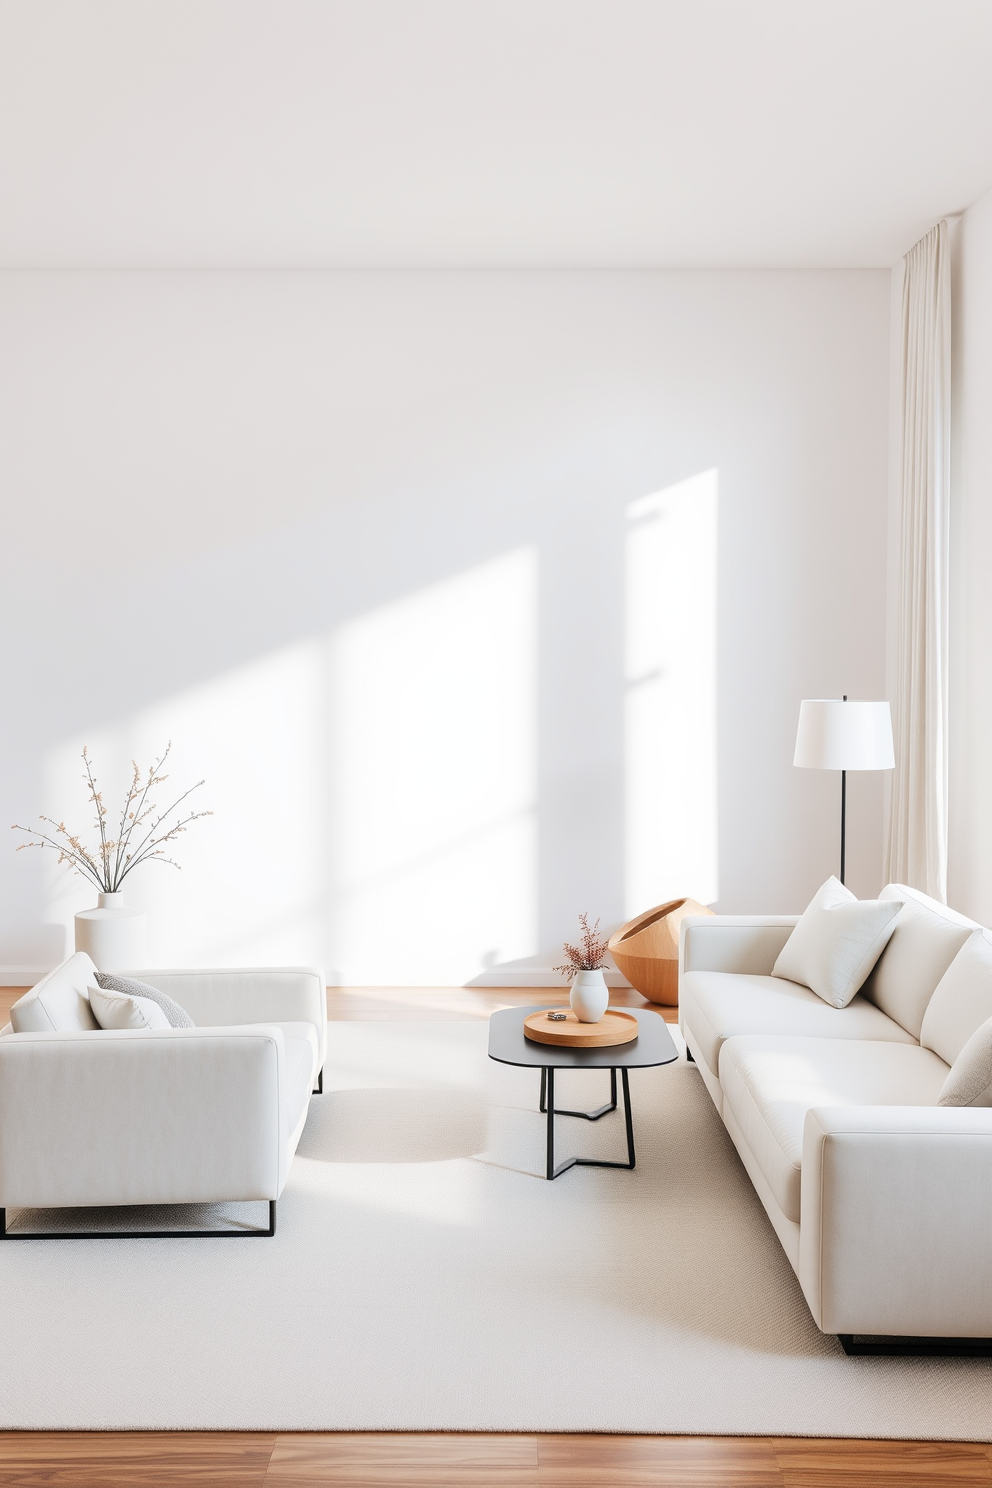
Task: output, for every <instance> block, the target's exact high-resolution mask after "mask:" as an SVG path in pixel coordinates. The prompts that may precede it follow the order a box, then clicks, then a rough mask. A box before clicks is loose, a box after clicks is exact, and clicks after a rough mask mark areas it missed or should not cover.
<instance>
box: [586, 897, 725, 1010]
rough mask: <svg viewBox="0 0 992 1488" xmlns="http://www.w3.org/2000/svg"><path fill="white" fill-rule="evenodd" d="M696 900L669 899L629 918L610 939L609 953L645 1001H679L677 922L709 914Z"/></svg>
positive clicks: (667, 1004)
mask: <svg viewBox="0 0 992 1488" xmlns="http://www.w3.org/2000/svg"><path fill="white" fill-rule="evenodd" d="M712 913H713V911H712V910H711V909H707V907H706V905H705V904H698V903H697V902H696V900H695V899H671V900H669V902H668V903H667V904H656V905H655V907H654V909H648V910H645V912H644V914H642V915H638V916H637V919H636V920H631V921H630V922H629V923H628V924H626V925H624V926H623V928H622V929H621V930H618V931H617V933H616V934H615V935H614V936H613V937H612V938H611V940H610V952H611V954H612V956H613V959H614V961H615V962H616V964H617V966H618V968H619V969H620V971H621V972H622V973H623V975H624V976H625V977H626V978H627V980H628V982H629V983H630V985H631V986H632V987H636V989H637V991H638V992H640V994H641V996H642V997H646V998H647V1000H648V1002H657V1003H661V1004H662V1005H663V1006H665V1007H675V1006H676V1004H677V1003H678V1000H679V925H680V924H681V922H682V921H683V920H684V919H685V917H686V915H711V914H712Z"/></svg>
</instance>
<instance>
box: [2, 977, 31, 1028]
mask: <svg viewBox="0 0 992 1488" xmlns="http://www.w3.org/2000/svg"><path fill="white" fill-rule="evenodd" d="M27 990H28V989H27V987H0V1028H2V1027H3V1026H4V1024H5V1023H9V1022H10V1010H11V1008H12V1007H13V1006H14V1003H15V1002H16V1001H17V999H18V998H19V997H23V996H24V994H25V992H26V991H27Z"/></svg>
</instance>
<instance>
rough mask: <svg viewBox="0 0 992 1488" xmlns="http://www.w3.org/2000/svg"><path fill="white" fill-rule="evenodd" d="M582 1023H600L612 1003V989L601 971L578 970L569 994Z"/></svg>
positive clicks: (574, 1010)
mask: <svg viewBox="0 0 992 1488" xmlns="http://www.w3.org/2000/svg"><path fill="white" fill-rule="evenodd" d="M568 1000H569V1003H570V1004H571V1008H572V1012H573V1013H574V1014H575V1016H576V1017H577V1018H578V1020H579V1022H580V1023H598V1022H599V1020H600V1018H601V1017H602V1016H603V1014H604V1013H605V1012H606V1009H607V1008H608V1007H609V1005H610V991H609V988H608V987H607V985H606V978H605V977H604V975H603V973H602V972H601V971H577V972H576V973H575V980H574V982H573V983H572V991H571V993H570V995H569V999H568Z"/></svg>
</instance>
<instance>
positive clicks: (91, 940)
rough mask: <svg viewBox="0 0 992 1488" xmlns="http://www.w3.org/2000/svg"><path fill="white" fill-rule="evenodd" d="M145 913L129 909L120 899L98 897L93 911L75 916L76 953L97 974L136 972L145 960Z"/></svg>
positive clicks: (112, 896)
mask: <svg viewBox="0 0 992 1488" xmlns="http://www.w3.org/2000/svg"><path fill="white" fill-rule="evenodd" d="M145 925H146V921H145V911H144V910H143V909H129V908H128V906H127V905H126V904H125V903H124V895H123V894H122V893H117V894H100V895H99V903H98V905H97V907H96V909H84V910H83V911H82V912H81V913H80V914H77V916H76V950H77V951H85V952H86V954H87V956H89V958H90V960H91V961H92V962H93V963H94V964H95V966H96V969H97V971H125V970H128V969H134V970H136V969H137V968H138V967H141V966H144V965H146V963H147V960H148V954H147V951H146V949H145Z"/></svg>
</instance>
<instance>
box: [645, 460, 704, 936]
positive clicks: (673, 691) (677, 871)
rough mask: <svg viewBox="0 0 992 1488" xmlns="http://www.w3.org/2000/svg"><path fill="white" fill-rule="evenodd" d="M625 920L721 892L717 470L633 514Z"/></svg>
mask: <svg viewBox="0 0 992 1488" xmlns="http://www.w3.org/2000/svg"><path fill="white" fill-rule="evenodd" d="M627 524H628V525H627V539H626V616H625V636H626V644H625V651H626V655H625V677H626V699H625V720H624V724H625V751H626V765H625V797H626V809H625V818H626V819H625V843H626V848H625V884H624V902H625V909H626V913H627V914H628V915H631V916H633V915H635V914H638V913H640V912H641V911H642V910H645V909H648V908H650V907H651V906H652V905H654V904H660V903H662V902H663V901H664V900H666V899H674V898H679V897H682V896H684V895H691V896H692V897H693V898H694V899H698V900H699V901H700V902H701V903H703V904H709V903H712V902H713V901H714V900H715V899H716V898H717V894H718V885H717V756H716V600H717V593H716V559H717V472H716V470H707V471H704V472H703V473H702V474H700V475H697V476H694V477H692V479H690V480H686V481H681V482H680V483H679V484H678V485H675V486H670V487H669V488H668V489H667V490H664V491H659V492H657V493H655V494H654V495H651V496H645V497H642V498H641V499H639V500H637V501H633V502H631V503H630V505H629V506H628V507H627Z"/></svg>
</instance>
